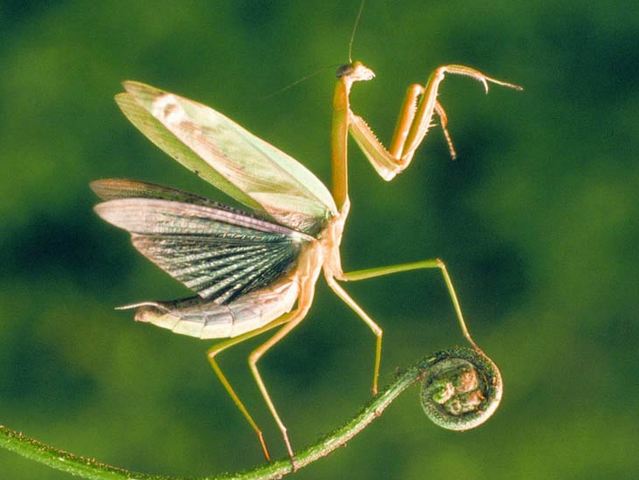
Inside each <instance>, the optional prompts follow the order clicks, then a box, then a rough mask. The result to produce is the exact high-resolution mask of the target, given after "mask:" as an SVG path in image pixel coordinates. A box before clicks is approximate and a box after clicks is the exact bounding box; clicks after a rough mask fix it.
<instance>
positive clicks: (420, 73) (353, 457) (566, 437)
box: [0, 0, 639, 480]
mask: <svg viewBox="0 0 639 480" xmlns="http://www.w3.org/2000/svg"><path fill="white" fill-rule="evenodd" d="M358 5H359V2H358V1H357V0H354V1H347V2H345V1H343V0H322V1H312V2H311V1H308V2H306V1H305V2H301V1H299V2H258V1H247V0H244V1H224V2H221V1H220V2H218V1H204V0H200V1H180V2H175V1H167V0H153V1H139V2H137V1H120V0H105V1H99V2H89V1H82V0H75V1H74V0H66V1H57V2H54V1H46V0H39V1H31V2H24V1H19V0H3V1H1V2H0V165H1V170H0V172H1V175H0V193H1V195H0V218H1V222H0V318H1V323H0V341H1V345H2V348H1V349H0V423H3V424H6V425H9V426H11V427H13V428H16V429H19V430H22V431H24V432H26V433H27V434H29V435H31V436H34V437H36V438H39V439H41V440H43V441H46V442H48V443H51V444H53V445H55V446H58V447H60V448H64V449H67V450H70V451H73V452H76V453H79V454H83V455H87V456H94V457H97V458H99V459H101V460H103V461H106V462H108V463H111V464H115V465H120V466H123V467H126V468H130V469H133V470H137V471H147V472H156V473H167V474H184V475H194V476H195V475H201V474H206V473H215V472H222V471H227V470H228V471H233V470H238V469H243V468H248V467H251V466H254V465H256V464H259V463H260V462H261V461H262V459H261V453H260V450H259V448H258V445H257V442H256V441H255V438H254V435H253V433H252V431H251V430H250V429H249V427H248V426H247V425H246V424H245V422H244V420H243V419H242V417H241V416H240V414H239V413H238V412H237V411H236V410H235V407H234V406H233V404H232V403H231V401H230V400H229V399H228V398H227V396H226V394H225V393H224V391H223V389H222V387H221V386H220V385H219V383H218V382H217V380H216V378H215V376H214V375H213V373H212V372H211V370H210V367H209V365H208V363H207V362H206V360H205V356H204V353H205V351H206V349H207V348H208V347H209V346H210V345H211V343H212V342H202V341H198V340H196V339H192V338H189V337H185V336H177V335H172V334H170V333H169V332H167V331H165V330H160V329H156V328H152V327H149V326H146V325H140V324H135V323H134V322H133V321H132V319H131V314H130V313H128V312H116V311H114V310H113V307H114V306H116V305H120V304H123V303H127V302H132V301H138V300H144V299H156V298H159V299H170V298H177V297H179V296H181V295H184V294H185V293H186V291H185V289H183V288H182V287H181V286H180V285H178V284H177V283H176V282H175V281H173V280H171V279H170V278H169V277H168V276H166V275H165V274H163V273H162V272H161V271H160V270H158V269H157V268H156V267H154V266H153V265H152V264H151V263H150V262H148V261H146V260H145V259H144V258H142V257H141V256H140V255H138V254H137V253H136V252H135V251H134V250H133V248H132V247H131V245H130V243H129V240H128V236H127V235H126V234H124V233H123V232H121V231H117V230H116V229H114V228H110V227H109V226H108V225H106V224H105V223H103V222H102V221H100V220H99V219H98V218H97V217H96V216H95V215H94V214H93V213H92V211H91V208H92V205H93V204H94V203H95V201H96V199H95V198H94V197H93V195H92V193H91V192H90V191H89V189H88V186H87V184H88V182H89V181H91V180H92V179H96V178H102V177H130V178H136V179H142V180H147V181H153V182H158V183H162V184H167V185H171V186H175V187H178V188H182V189H186V190H191V191H195V192H198V193H201V194H205V195H208V196H210V197H212V198H215V199H220V200H225V201H226V200H227V199H225V198H224V197H223V195H222V194H220V193H219V192H216V191H215V190H214V189H213V188H212V187H210V186H208V185H206V184H204V183H203V182H202V181H200V180H198V179H197V178H195V176H193V175H192V174H190V173H189V172H188V171H186V170H185V169H183V168H182V167H180V166H179V165H178V164H177V163H175V162H173V161H172V160H171V159H170V158H169V157H167V156H165V155H164V154H163V153H161V152H160V151H159V150H157V149H156V148H155V147H154V146H153V145H152V144H151V143H149V142H148V141H147V140H146V139H145V138H143V137H142V135H140V134H139V133H138V132H137V131H135V130H134V128H133V127H132V126H131V125H129V124H128V122H127V121H126V120H125V119H124V117H123V116H122V115H121V114H120V112H119V111H118V109H117V108H116V106H115V104H114V102H113V100H112V97H113V95H114V94H115V93H116V92H118V91H119V88H120V87H119V82H120V81H121V80H124V79H129V78H130V79H137V80H142V81H146V82H149V83H151V84H155V85H158V86H160V87H164V88H166V89H169V90H171V91H175V92H178V93H182V94H184V95H186V96H188V97H191V98H195V99H198V100H201V101H202V102H204V103H206V104H209V105H212V106H214V107H215V108H216V109H218V110H220V111H222V112H224V113H226V114H227V115H229V116H231V117H232V118H233V119H235V120H237V121H238V122H239V123H241V124H242V125H244V126H246V127H247V128H249V129H250V130H252V131H254V132H255V133H257V134H258V135H259V136H261V137H263V138H265V139H267V140H269V141H270V142H272V143H273V144H274V145H276V146H278V147H280V148H282V149H283V150H285V151H287V152H288V153H290V154H292V155H293V156H294V157H296V158H297V159H299V160H300V161H301V162H302V163H304V164H305V165H307V166H308V167H309V168H310V169H311V170H312V171H314V172H315V173H316V174H317V175H318V176H319V177H320V178H321V179H323V180H325V181H327V180H328V178H329V176H330V172H329V161H328V157H329V142H328V140H329V126H330V115H331V110H330V103H331V94H332V88H333V83H334V76H333V68H330V69H328V70H326V71H325V72H324V73H322V74H320V75H318V76H316V77H314V78H312V79H310V80H308V81H306V82H304V83H302V84H300V85H298V86H296V87H295V88H292V89H290V90H287V91H285V92H284V93H281V94H279V95H277V96H274V97H269V98H265V97H267V96H268V95H269V94H271V93H273V92H275V91H277V90H278V89H280V88H281V87H282V86H284V85H287V84H289V83H291V82H293V81H295V80H297V79H299V78H300V77H302V76H304V75H306V74H309V73H311V72H313V71H315V70H316V69H318V68H320V67H322V66H326V65H332V64H336V63H340V62H345V61H346V59H347V58H346V57H347V44H348V38H349V35H350V31H351V28H352V25H353V20H354V17H355V15H356V12H357V8H358ZM638 12H639V10H638V9H637V5H636V1H634V0H633V1H625V2H624V1H607V2H606V1H602V2H583V1H577V0H574V1H557V2H530V1H520V0H515V1H512V0H511V1H505V0H501V1H492V2H471V1H454V0H453V1H439V0H437V1H428V2H425V1H408V0H406V1H387V0H369V1H368V2H367V5H366V9H365V11H364V15H363V18H362V22H361V25H360V28H359V31H358V33H357V37H356V39H355V45H354V57H356V58H359V59H361V60H363V61H364V62H366V63H367V65H369V66H370V67H371V68H373V69H374V70H375V71H376V72H377V78H376V79H375V81H373V82H370V83H367V84H360V85H357V87H356V88H355V90H354V93H353V98H352V100H353V107H354V109H355V110H356V111H357V112H358V113H360V114H362V115H364V116H365V117H366V118H368V119H369V120H370V122H371V124H372V125H373V127H374V128H375V129H376V130H377V131H378V133H379V134H380V136H381V137H382V138H383V139H385V140H387V139H388V138H389V136H390V134H391V133H392V128H393V125H394V121H395V116H396V112H397V110H398V108H399V104H400V102H401V100H402V97H403V93H404V91H405V87H406V86H407V85H408V84H409V83H410V82H416V81H423V80H424V79H425V78H426V76H427V75H428V74H429V73H430V72H431V71H432V69H433V68H435V67H436V66H438V65H440V64H443V63H462V64H467V65H471V66H475V67H478V68H480V69H482V70H484V71H486V72H488V73H490V74H492V75H494V76H496V77H498V78H503V79H505V80H509V81H513V82H516V83H521V84H523V85H524V86H525V87H526V91H525V92H524V93H517V92H514V91H511V90H506V89H501V88H493V89H492V91H491V94H490V95H488V96H485V95H484V94H483V93H482V89H481V86H480V85H478V84H476V83H475V82H473V81H471V80H468V79H462V78H451V79H449V80H447V81H446V82H445V83H444V85H443V88H442V92H441V96H440V100H441V101H442V103H443V104H444V105H445V107H446V109H447V111H448V114H449V118H450V124H449V127H450V130H451V134H452V135H453V138H454V140H455V142H456V146H457V149H458V153H459V158H458V160H457V161H455V162H451V161H450V160H449V159H448V154H447V149H446V145H445V142H444V140H443V136H442V134H441V131H440V130H438V129H434V130H433V131H432V133H431V135H430V136H429V137H428V140H427V142H426V144H425V145H424V147H422V148H421V149H420V150H419V151H418V154H417V156H416V157H415V160H414V162H413V164H412V165H411V167H410V169H409V170H408V172H407V173H405V174H404V175H401V176H399V177H398V178H397V179H396V180H395V181H393V182H391V183H385V182H383V181H382V180H381V179H379V177H377V176H376V174H375V173H374V171H373V170H372V168H371V167H370V165H368V164H367V162H366V161H365V159H364V157H363V156H362V155H361V154H360V153H359V152H357V151H356V149H355V148H352V150H351V152H352V156H351V159H352V161H351V199H352V203H353V208H352V211H351V217H350V219H349V224H348V226H347V231H346V235H345V239H344V245H343V259H344V264H345V268H346V269H356V268H365V267H369V266H376V265H382V264H387V263H393V262H402V261H412V260H417V259H422V258H429V257H435V256H440V257H442V258H444V259H445V260H446V261H447V263H448V265H449V268H450V271H451V274H452V275H453V278H454V280H455V281H456V285H457V288H458V293H459V295H460V297H461V301H462V305H463V307H464V310H465V313H466V316H467V318H468V321H469V323H470V327H471V329H472V331H473V332H474V335H475V338H476V339H477V341H478V342H479V343H480V344H481V345H482V346H483V347H484V349H485V350H486V351H487V352H488V353H489V354H490V355H491V356H492V357H493V358H494V359H495V361H496V362H498V363H499V365H500V366H501V368H502V372H503V375H504V379H505V382H506V390H505V396H504V400H503V404H502V407H501V408H500V410H499V411H498V412H497V414H496V415H495V417H494V418H493V419H491V421H490V422H488V423H487V424H486V425H484V426H482V427H481V428H479V429H477V430H475V431H471V432H468V433H464V434H459V433H453V432H448V431H444V430H441V429H438V428H436V427H435V426H433V425H432V424H431V423H429V422H428V420H427V419H426V418H425V417H424V416H423V415H422V413H421V410H420V407H419V404H418V401H417V391H414V392H413V393H409V394H406V395H404V396H403V397H402V398H400V399H399V400H398V401H397V402H396V403H395V404H394V405H393V406H392V407H391V409H390V410H389V411H388V412H387V413H386V414H385V415H384V416H383V417H382V418H381V419H380V420H379V421H378V422H377V423H375V424H373V425H372V426H371V427H370V428H368V429H367V430H366V431H365V432H363V433H362V434H361V435H360V436H359V437H358V438H357V439H355V440H353V441H352V442H350V444H349V446H348V448H346V449H342V450H340V451H338V452H336V453H335V454H333V455H332V456H331V457H329V458H328V459H324V460H322V461H320V462H318V463H316V464H315V465H313V466H311V467H309V468H308V469H305V470H304V471H302V472H300V473H299V474H298V475H297V477H296V478H300V479H320V478H352V479H355V478H361V479H388V478H392V479H422V478H428V479H440V478H442V479H443V478H447V479H451V478H453V479H456V478H473V479H485V478H491V479H497V478H504V479H511V478H544V479H548V478H551V479H552V478H561V479H571V478H575V479H599V478H615V479H624V478H629V479H630V478H633V479H635V478H638V477H639V455H637V445H639V419H638V414H639V395H638V394H639V375H638V374H637V361H638V358H637V353H638V342H637V341H638V339H639V327H638V323H637V321H638V318H637V317H638V315H637V311H638V310H637V305H636V298H637V293H638V291H639V289H638V284H639V282H637V273H636V270H637V267H638V266H639V258H638V257H639V256H638V254H637V245H638V244H639V222H638V221H637V218H639V202H638V199H639V196H638V195H637V186H638V185H639V162H637V159H636V156H635V152H636V151H637V149H638V148H639V90H638V88H637V87H638V86H639V48H637V39H638V38H639V13H638ZM347 287H348V289H349V291H350V292H352V294H353V295H354V297H355V298H356V299H357V300H358V301H360V302H361V304H362V305H363V306H364V307H365V308H366V309H367V310H368V311H369V312H370V313H371V314H372V315H373V316H374V318H376V319H377V320H378V321H379V323H380V324H381V325H382V326H383V327H384V328H385V337H384V338H385V347H384V348H385V352H384V358H383V374H382V382H383V383H386V382H388V381H390V380H391V379H392V376H393V372H394V371H395V368H396V367H398V366H403V365H407V364H409V363H410V362H412V361H413V360H415V359H417V358H419V357H420V356H422V355H424V354H427V353H430V352H433V351H435V350H438V349H441V348H445V347H447V346H449V345H451V344H456V343H461V342H462V339H461V336H460V334H459V331H458V328H457V326H456V325H455V323H454V316H453V312H452V309H451V307H450V304H449V299H448V297H447V294H446V291H445V288H444V286H443V282H442V280H441V278H440V276H439V275H438V274H437V273H436V272H417V273H408V274H403V275H398V276H395V277H388V278H385V279H379V280H370V281H368V282H361V283H358V284H353V285H348V286H347ZM256 344H257V343H256V342H253V343H252V344H251V345H246V346H241V347H239V348H237V349H235V350H234V351H231V352H229V353H228V354H225V355H224V356H223V357H222V364H223V366H224V367H225V368H226V370H227V372H228V373H229V375H230V377H231V378H232V380H234V382H235V384H236V385H237V387H238V390H239V392H240V393H241V395H242V396H243V398H244V399H245V400H246V401H247V404H248V405H249V407H250V408H252V409H253V410H254V411H255V414H256V417H257V418H258V420H259V421H260V423H261V425H262V426H263V427H264V429H265V431H266V435H267V438H268V439H269V440H270V445H271V448H272V449H273V450H274V451H275V453H276V455H277V456H280V455H283V454H284V450H283V447H282V445H281V442H280V437H279V434H278V431H277V430H276V428H275V427H274V425H273V422H272V421H271V419H270V417H269V415H268V412H267V411H266V409H265V407H264V405H263V404H262V402H261V400H260V398H259V394H258V393H257V390H256V388H255V386H254V384H253V383H252V380H251V378H250V375H249V373H248V371H247V368H246V362H245V356H246V354H247V352H248V351H249V350H250V348H251V347H254V346H255V345H256ZM373 345H374V342H373V337H372V335H371V334H370V332H369V331H368V330H367V329H366V327H365V326H364V324H363V323H362V322H360V321H359V320H358V319H357V318H356V317H355V316H354V314H353V313H351V312H350V311H349V310H348V309H347V308H346V307H345V306H344V305H343V304H341V303H340V301H339V300H337V299H336V298H335V297H334V296H332V295H331V294H330V292H329V291H328V289H327V288H326V286H325V285H324V284H322V283H321V282H320V285H319V286H318V294H317V299H316V303H315V305H314V307H313V309H312V311H311V314H310V315H309V318H308V319H307V321H306V322H304V323H303V324H302V325H301V326H300V327H299V329H298V330H297V331H295V332H294V333H293V334H292V335H291V336H290V337H289V338H288V339H287V340H286V341H285V342H283V343H282V344H281V345H280V346H279V347H278V348H276V349H275V350H274V351H273V352H272V353H271V354H270V355H269V356H268V357H266V359H265V360H264V361H263V362H262V364H261V365H262V371H263V374H264V376H265V378H266V381H267V383H268V385H270V387H271V391H272V393H273V396H274V398H275V401H276V403H277V405H278V406H279V408H280V410H281V412H282V414H283V417H284V419H285V421H286V422H287V424H288V426H289V429H290V432H291V437H292V440H293V442H294V444H295V445H297V446H298V447H302V446H304V445H306V444H308V443H310V442H311V441H313V440H314V439H316V438H317V437H318V436H319V435H320V434H322V433H325V432H327V431H329V430H331V429H332V428H334V427H335V426H337V425H338V424H340V423H341V422H342V421H343V420H345V419H346V418H348V417H350V416H351V415H352V414H354V413H355V412H356V411H357V410H358V409H359V407H360V405H362V404H363V403H364V402H366V401H367V399H368V391H369V382H370V374H371V368H372V359H373ZM0 477H1V478H7V479H15V480H26V479H34V478H38V479H41V480H45V479H47V480H49V479H51V480H53V479H64V478H69V477H68V476H66V475H64V474H62V473H58V472H55V471H52V470H48V469H46V468H45V467H41V466H39V465H36V464H33V463H30V462H28V461H26V460H24V459H22V458H19V457H17V456H15V455H13V454H10V453H8V452H4V451H0Z"/></svg>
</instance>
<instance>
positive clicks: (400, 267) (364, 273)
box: [341, 258, 481, 351]
mask: <svg viewBox="0 0 639 480" xmlns="http://www.w3.org/2000/svg"><path fill="white" fill-rule="evenodd" d="M432 268H437V269H439V270H440V271H441V273H442V276H443V277H444V282H445V283H446V288H447V289H448V294H449V295H450V299H451V302H452V304H453V308H454V309H455V314H456V316H457V322H458V323H459V327H460V329H461V331H462V334H463V335H464V337H465V338H466V340H468V342H469V343H470V344H471V345H472V346H473V348H475V349H476V350H479V351H481V349H480V348H479V347H478V346H477V344H476V343H475V341H474V340H473V338H472V336H471V335H470V331H469V330H468V327H467V326H466V322H465V320H464V315H463V314H462V310H461V305H460V303H459V299H458V298H457V293H456V292H455V287H454V286H453V282H452V280H451V278H450V275H449V274H448V269H447V268H446V264H445V263H444V262H443V261H442V260H440V259H439V258H435V259H428V260H421V261H418V262H410V263H401V264H397V265H388V266H385V267H375V268H368V269H365V270H357V271H354V272H348V273H344V274H343V276H342V277H341V278H342V279H344V280H347V281H357V280H366V279H369V278H375V277H381V276H384V275H390V274H393V273H400V272H410V271H411V270H421V269H432Z"/></svg>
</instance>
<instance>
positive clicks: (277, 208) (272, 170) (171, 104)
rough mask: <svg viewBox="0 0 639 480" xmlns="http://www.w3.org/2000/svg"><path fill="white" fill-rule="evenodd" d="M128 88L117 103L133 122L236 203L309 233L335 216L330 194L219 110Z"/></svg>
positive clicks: (135, 84) (131, 84)
mask: <svg viewBox="0 0 639 480" xmlns="http://www.w3.org/2000/svg"><path fill="white" fill-rule="evenodd" d="M124 87H125V89H126V93H123V94H120V95H118V96H117V97H116V100H117V102H118V104H119V105H120V108H121V109H122V110H123V112H124V113H125V115H126V116H127V117H128V118H129V120H131V122H132V123H133V124H134V125H135V126H136V127H137V128H138V129H140V131H142V133H144V134H145V135H146V136H147V137H149V139H150V140H151V141H153V142H154V143H155V144H156V145H158V146H159V147H160V148H162V149H163V150H164V151H165V152H166V153H168V154H169V155H171V156H172V157H173V158H175V159H176V160H178V161H179V162H180V163H182V165H184V166H185V167H187V168H188V169H190V170H192V171H194V172H195V173H196V174H198V175H199V176H201V177H202V178H204V179H205V180H207V181H208V182H210V183H211V184H213V185H215V186H216V187H217V188H219V189H220V190H222V191H223V192H225V193H226V194H228V195H229V196H231V197H233V198H235V199H236V200H237V201H239V202H241V203H244V204H245V205H248V206H250V207H252V208H254V209H257V210H261V211H263V212H265V213H267V214H268V215H270V216H271V217H272V218H274V219H275V220H276V221H278V222H279V223H281V224H283V225H286V226H288V227H290V228H293V229H295V230H299V231H302V232H305V233H310V234H316V233H317V232H318V231H319V230H321V228H322V226H323V224H324V223H325V221H326V220H327V219H328V218H330V217H331V216H333V215H335V214H336V213H337V208H336V206H335V202H334V201H333V197H332V196H331V194H330V192H329V191H328V190H327V189H326V187H325V186H324V184H322V182H320V181H319V180H318V179H317V177H315V175H313V174H312V173H311V172H310V171H309V170H308V169H306V168H305V167H304V166H303V165H301V164H300V163H299V162H297V161H296V160H295V159H293V158H292V157H290V156H289V155H287V154H285V153H284V152H282V151H280V150H278V149H277V148H275V147H273V146H272V145H270V144H268V143H267V142H265V141H263V140H261V139H260V138H258V137H256V136H255V135H253V134H252V133H250V132H248V131H247V130H245V129H244V128H242V127H241V126H239V125H238V124H236V123H235V122H233V121H232V120H230V119H228V118H227V117H225V116H224V115H222V114H220V113H219V112H216V111H215V110H213V109H211V108H209V107H207V106H205V105H202V104H200V103H197V102H194V101H192V100H188V99H186V98H183V97H180V96H178V95H175V94H172V93H168V92H164V91H162V90H159V89H157V88H154V87H151V86H148V85H145V84H142V83H138V82H125V83H124Z"/></svg>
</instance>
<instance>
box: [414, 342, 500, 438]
mask: <svg viewBox="0 0 639 480" xmlns="http://www.w3.org/2000/svg"><path fill="white" fill-rule="evenodd" d="M434 357H436V358H435V359H433V358H431V359H430V360H434V361H432V363H431V364H430V368H428V369H425V371H424V376H423V379H422V388H421V394H420V400H421V404H422V408H423V409H424V412H425V413H426V415H427V416H428V418H430V419H431V420H432V421H433V422H434V423H435V424H436V425H438V426H440V427H442V428H446V429H448V430H469V429H471V428H475V427H477V426H479V425H481V424H482V423H484V422H485V421H486V420H487V419H488V418H490V416H491V415H492V414H493V413H494V412H495V410H496V409H497V407H498V406H499V402H500V401H501V395H502V391H503V385H502V380H501V373H500V372H499V369H498V368H497V365H495V364H494V363H493V361H492V360H491V359H490V358H488V357H487V356H486V355H485V354H484V353H483V352H481V351H479V350H475V349H470V348H459V347H457V348H452V349H450V350H446V351H443V352H439V353H437V354H435V355H434Z"/></svg>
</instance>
